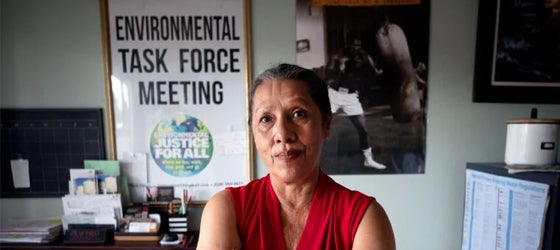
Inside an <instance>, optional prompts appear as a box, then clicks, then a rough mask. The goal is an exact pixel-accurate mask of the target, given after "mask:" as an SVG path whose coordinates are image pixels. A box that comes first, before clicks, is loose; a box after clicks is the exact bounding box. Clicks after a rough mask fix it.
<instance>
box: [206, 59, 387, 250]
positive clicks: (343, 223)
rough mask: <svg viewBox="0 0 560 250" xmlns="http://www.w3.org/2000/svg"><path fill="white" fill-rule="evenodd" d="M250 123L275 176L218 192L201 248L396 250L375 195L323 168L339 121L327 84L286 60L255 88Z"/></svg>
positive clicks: (210, 205)
mask: <svg viewBox="0 0 560 250" xmlns="http://www.w3.org/2000/svg"><path fill="white" fill-rule="evenodd" d="M250 97H251V99H250V104H249V125H250V127H251V131H252V133H253V136H254V140H255V145H256V148H257V150H258V152H259V155H260V157H261V158H262V159H263V161H264V163H265V164H266V166H267V168H268V171H269V174H268V175H266V176H265V177H263V178H260V179H257V180H254V181H252V182H250V183H249V184H247V185H245V186H241V187H236V188H227V189H226V190H224V191H221V192H219V193H217V194H216V195H214V196H213V197H212V198H211V199H210V200H209V201H208V203H207V204H206V207H205V208H204V212H203V214H202V221H201V226H200V237H199V242H198V247H197V248H198V249H395V241H394V236H393V231H392V228H391V224H390V222H389V219H388V218H387V215H386V214H385V211H384V210H383V208H382V207H381V205H379V203H377V201H376V200H375V199H374V198H373V197H369V196H366V195H364V194H362V193H360V192H357V191H351V190H349V189H347V188H345V187H343V186H341V185H339V184H337V183H336V182H334V181H333V180H332V179H331V178H330V177H329V176H327V175H326V174H324V173H323V172H322V171H321V169H320V167H319V158H320V154H321V147H322V145H323V141H324V140H325V139H326V138H327V137H328V136H329V127H330V122H331V118H332V114H331V109H330V103H329V98H328V92H327V86H326V84H325V83H324V82H323V81H322V80H321V79H320V78H319V77H317V76H316V75H315V74H314V73H313V72H312V71H310V70H307V69H303V68H301V67H298V66H295V65H290V64H280V65H278V66H276V67H274V68H271V69H268V70H266V71H265V72H263V73H262V74H261V75H259V76H258V77H257V78H256V79H255V81H254V83H253V85H252V87H251V93H250Z"/></svg>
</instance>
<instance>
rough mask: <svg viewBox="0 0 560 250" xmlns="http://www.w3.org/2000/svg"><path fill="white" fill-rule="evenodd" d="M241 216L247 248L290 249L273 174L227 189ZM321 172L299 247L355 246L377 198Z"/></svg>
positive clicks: (240, 229) (239, 225)
mask: <svg viewBox="0 0 560 250" xmlns="http://www.w3.org/2000/svg"><path fill="white" fill-rule="evenodd" d="M226 190H227V191H228V193H229V195H230V197H231V200H232V201H233V206H234V207H235V213H236V217H237V230H238V232H239V236H240V238H241V243H242V244H243V249H267V250H268V249H281V250H284V249H286V247H285V244H284V234H283V233H282V225H281V222H280V204H279V203H278V198H277V197H276V193H275V192H274V190H273V188H272V185H271V183H270V176H269V175H267V176H265V177H263V178H261V179H258V180H254V181H252V182H250V183H249V184H247V185H245V186H241V187H235V188H226ZM373 199H374V198H373V197H370V196H366V195H364V194H362V193H360V192H357V191H352V190H349V189H347V188H345V187H343V186H342V185H340V184H338V183H336V182H334V180H333V179H331V178H330V177H329V176H327V175H326V174H324V173H323V172H321V173H320V176H319V183H318V185H317V188H316V190H315V193H314V194H313V199H312V201H311V207H310V210H309V215H308V217H307V221H306V224H305V227H304V229H303V233H302V235H301V238H300V240H299V243H298V245H297V249H302V250H303V249H305V250H308V249H351V248H352V243H353V242H354V236H355V234H356V230H357V229H358V225H359V224H360V221H361V219H362V217H363V215H364V213H365V211H366V209H367V207H368V206H369V204H370V203H371V201H372V200H373Z"/></svg>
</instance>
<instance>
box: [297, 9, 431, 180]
mask: <svg viewBox="0 0 560 250" xmlns="http://www.w3.org/2000/svg"><path fill="white" fill-rule="evenodd" d="M429 34H430V1H428V0H425V1H414V0H412V1H338V2H337V1H334V2H333V1H321V0H297V1H296V39H295V42H296V44H297V42H298V41H302V40H305V39H307V40H309V43H310V44H312V45H313V46H310V50H309V51H308V52H305V53H298V50H297V48H296V50H295V55H296V63H297V64H298V65H300V66H302V67H304V68H308V69H311V70H313V71H314V72H315V73H316V74H317V75H318V76H319V77H320V78H321V79H322V80H324V81H325V82H326V84H327V85H328V95H329V100H330V105H331V112H332V113H333V116H332V120H331V123H330V126H329V136H328V137H327V138H326V140H325V141H324V143H323V147H322V152H321V157H320V162H319V165H320V166H321V170H322V171H323V172H324V173H326V174H328V175H382V174H383V175H384V174H424V173H425V172H426V163H425V162H426V161H425V159H426V158H425V156H426V124H427V119H426V114H427V112H429V110H428V106H427V105H426V103H427V100H428V89H429V88H430V87H429V85H430V83H429V82H430V79H429V75H428V70H427V69H429V68H430V60H429V44H430V42H429ZM402 79H410V80H409V81H408V80H407V81H402ZM401 90H406V91H401ZM403 107H406V108H403Z"/></svg>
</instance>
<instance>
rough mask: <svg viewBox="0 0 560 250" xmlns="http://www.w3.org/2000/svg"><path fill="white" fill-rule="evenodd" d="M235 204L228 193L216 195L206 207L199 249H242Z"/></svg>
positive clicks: (201, 225)
mask: <svg viewBox="0 0 560 250" xmlns="http://www.w3.org/2000/svg"><path fill="white" fill-rule="evenodd" d="M240 248H241V241H240V239H239V234H238V232H237V221H236V215H235V209H234V207H233V203H232V201H231V198H230V197H229V194H228V192H227V191H225V190H223V191H220V192H218V193H216V194H215V195H214V196H212V198H210V200H208V202H207V203H206V205H205V206H204V211H203V212H202V218H201V222H200V236H199V240H198V246H197V249H240Z"/></svg>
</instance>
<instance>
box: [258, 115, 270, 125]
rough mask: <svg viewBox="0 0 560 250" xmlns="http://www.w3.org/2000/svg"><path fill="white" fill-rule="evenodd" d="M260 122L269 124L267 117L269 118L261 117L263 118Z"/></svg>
mask: <svg viewBox="0 0 560 250" xmlns="http://www.w3.org/2000/svg"><path fill="white" fill-rule="evenodd" d="M260 122H261V123H267V122H270V117H269V116H263V117H262V118H261V119H260Z"/></svg>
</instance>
